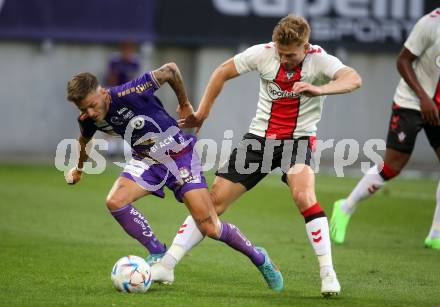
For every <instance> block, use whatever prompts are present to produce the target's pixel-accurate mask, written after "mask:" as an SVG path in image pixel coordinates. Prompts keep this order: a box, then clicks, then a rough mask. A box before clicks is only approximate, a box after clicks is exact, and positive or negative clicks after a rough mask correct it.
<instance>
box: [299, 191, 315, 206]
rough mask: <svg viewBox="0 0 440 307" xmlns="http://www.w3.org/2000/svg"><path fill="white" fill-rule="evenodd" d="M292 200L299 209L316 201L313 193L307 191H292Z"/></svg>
mask: <svg viewBox="0 0 440 307" xmlns="http://www.w3.org/2000/svg"><path fill="white" fill-rule="evenodd" d="M293 200H294V201H295V203H296V205H297V206H298V208H300V209H307V207H310V206H311V205H313V204H314V203H316V201H315V195H314V194H313V193H312V192H309V191H294V192H293Z"/></svg>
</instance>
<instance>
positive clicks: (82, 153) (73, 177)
mask: <svg viewBox="0 0 440 307" xmlns="http://www.w3.org/2000/svg"><path fill="white" fill-rule="evenodd" d="M89 141H90V139H88V138H85V137H83V136H82V135H81V136H80V137H79V138H78V143H79V159H78V164H77V166H75V167H74V168H72V169H71V170H69V172H68V173H67V175H66V177H65V179H66V182H67V183H68V184H75V183H77V182H78V181H80V180H81V175H82V169H83V167H84V162H86V161H87V159H88V156H87V152H86V146H87V143H88V142H89Z"/></svg>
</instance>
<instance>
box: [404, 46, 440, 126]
mask: <svg viewBox="0 0 440 307" xmlns="http://www.w3.org/2000/svg"><path fill="white" fill-rule="evenodd" d="M416 59H417V56H416V55H414V54H412V53H411V51H409V50H408V49H407V48H405V47H403V48H402V50H401V51H400V53H399V56H398V57H397V70H398V71H399V73H400V75H401V76H402V78H403V79H404V80H405V82H406V83H407V84H408V86H409V87H410V88H411V89H412V90H413V91H414V93H415V94H416V95H417V97H419V99H420V110H421V112H422V118H423V120H424V121H426V122H428V123H429V124H431V125H440V118H439V111H438V109H437V107H436V105H435V103H434V101H433V100H432V98H431V97H429V95H428V94H427V93H426V91H425V90H424V89H423V87H422V85H421V84H420V82H419V80H418V79H417V76H416V73H415V71H414V68H413V66H412V64H413V62H414V61H415V60H416Z"/></svg>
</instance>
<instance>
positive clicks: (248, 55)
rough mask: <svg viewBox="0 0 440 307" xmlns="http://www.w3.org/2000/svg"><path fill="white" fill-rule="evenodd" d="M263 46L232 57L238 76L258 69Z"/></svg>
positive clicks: (251, 48) (256, 46) (254, 47)
mask: <svg viewBox="0 0 440 307" xmlns="http://www.w3.org/2000/svg"><path fill="white" fill-rule="evenodd" d="M263 52H264V46H263V45H255V46H252V47H249V48H248V49H246V50H245V51H243V52H241V53H239V54H236V55H235V56H234V64H235V68H236V69H237V71H238V73H239V74H244V73H247V72H249V71H252V70H257V69H258V63H259V62H261V57H262V56H263Z"/></svg>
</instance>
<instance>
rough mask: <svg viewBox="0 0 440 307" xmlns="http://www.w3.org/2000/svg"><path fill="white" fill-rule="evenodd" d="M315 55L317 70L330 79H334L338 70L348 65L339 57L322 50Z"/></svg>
mask: <svg viewBox="0 0 440 307" xmlns="http://www.w3.org/2000/svg"><path fill="white" fill-rule="evenodd" d="M313 56H314V65H315V71H317V73H318V74H320V75H324V76H325V77H327V78H328V79H330V80H331V79H333V78H334V76H335V74H336V72H337V71H338V70H340V69H341V68H345V67H347V66H346V65H344V64H343V63H342V62H341V60H339V59H338V58H337V57H335V56H333V55H331V54H328V53H326V52H325V51H322V52H320V53H316V54H314V55H313Z"/></svg>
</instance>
